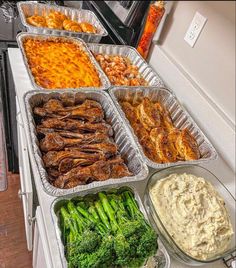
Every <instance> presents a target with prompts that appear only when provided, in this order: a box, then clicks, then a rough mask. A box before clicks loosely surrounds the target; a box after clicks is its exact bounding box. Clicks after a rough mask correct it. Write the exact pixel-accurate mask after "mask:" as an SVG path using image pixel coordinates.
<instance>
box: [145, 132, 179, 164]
mask: <svg viewBox="0 0 236 268" xmlns="http://www.w3.org/2000/svg"><path fill="white" fill-rule="evenodd" d="M150 138H151V140H152V142H153V143H154V144H155V147H156V153H157V155H158V157H159V158H160V160H161V162H162V163H168V162H175V161H176V160H177V155H178V152H177V150H176V148H175V145H174V143H173V142H172V141H171V140H170V139H169V138H168V134H167V133H166V132H165V131H163V130H161V129H160V128H154V129H152V130H151V132H150Z"/></svg>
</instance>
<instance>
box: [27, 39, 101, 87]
mask: <svg viewBox="0 0 236 268" xmlns="http://www.w3.org/2000/svg"><path fill="white" fill-rule="evenodd" d="M23 45H24V49H25V54H26V57H27V60H28V64H29V67H30V69H31V72H32V74H33V76H34V78H35V82H36V83H37V84H38V85H39V86H41V87H43V88H46V89H63V88H78V87H99V86H101V81H100V78H99V75H98V72H97V70H96V69H95V67H94V65H93V64H92V62H91V60H90V59H89V57H88V55H87V54H86V53H85V52H84V51H83V49H82V47H80V46H79V45H78V44H74V43H71V42H65V41H64V40H63V42H61V41H60V40H50V41H48V40H45V41H41V40H37V39H33V38H28V39H26V40H25V41H24V44H23Z"/></svg>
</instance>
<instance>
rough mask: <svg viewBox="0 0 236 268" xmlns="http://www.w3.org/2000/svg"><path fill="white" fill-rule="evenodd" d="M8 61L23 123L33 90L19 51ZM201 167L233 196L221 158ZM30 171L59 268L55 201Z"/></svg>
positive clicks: (219, 266)
mask: <svg viewBox="0 0 236 268" xmlns="http://www.w3.org/2000/svg"><path fill="white" fill-rule="evenodd" d="M9 59H10V64H11V68H12V73H13V79H14V82H15V90H16V96H17V99H18V101H19V106H20V110H21V113H22V118H23V121H24V118H26V114H25V109H24V101H23V96H24V94H25V93H26V92H28V91H31V90H34V89H33V87H32V85H31V82H30V79H29V76H28V73H27V71H26V68H25V66H24V63H23V59H22V55H21V52H20V49H18V48H9ZM23 123H25V122H23ZM27 142H28V143H29V137H27ZM29 154H30V159H32V152H31V151H30V149H29ZM203 166H205V167H207V168H208V169H209V170H211V171H212V172H213V173H215V174H217V176H218V177H219V178H220V177H224V184H225V185H226V187H227V188H229V189H230V190H231V192H232V193H233V194H234V195H235V192H234V183H233V182H232V180H231V178H232V177H234V176H233V173H232V171H231V169H230V168H229V167H228V166H227V164H226V163H225V162H224V161H223V160H222V159H221V158H218V159H217V160H216V161H213V162H211V163H209V164H205V165H203ZM32 169H33V175H34V182H35V186H36V190H37V195H38V201H39V204H40V207H41V210H42V215H43V220H44V224H45V227H46V228H45V229H46V236H47V240H48V241H47V242H48V245H49V250H50V256H51V263H52V268H61V267H62V264H61V258H60V253H59V249H58V245H57V240H56V238H55V229H54V226H53V221H52V218H51V215H50V207H51V203H52V202H53V200H55V197H52V196H50V195H48V194H47V193H46V192H45V191H44V189H43V186H42V183H41V181H40V176H39V174H38V171H37V169H36V168H35V166H34V165H33V166H32ZM29 180H31V178H29ZM135 186H136V188H138V190H139V192H140V193H141V197H142V194H143V192H144V189H145V182H139V183H136V184H135ZM171 267H173V268H188V267H190V266H187V265H184V264H182V263H179V262H177V261H175V260H173V259H172V260H171ZM202 267H208V268H213V267H214V268H223V267H225V266H224V264H223V263H222V261H217V262H214V263H212V264H208V265H205V266H202Z"/></svg>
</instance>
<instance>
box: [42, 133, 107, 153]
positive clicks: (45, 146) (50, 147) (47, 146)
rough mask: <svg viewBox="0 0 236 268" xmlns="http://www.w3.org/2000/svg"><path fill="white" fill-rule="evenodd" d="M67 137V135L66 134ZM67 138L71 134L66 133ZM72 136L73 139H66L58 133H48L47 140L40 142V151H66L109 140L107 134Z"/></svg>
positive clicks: (73, 134)
mask: <svg viewBox="0 0 236 268" xmlns="http://www.w3.org/2000/svg"><path fill="white" fill-rule="evenodd" d="M64 135H65V133H64ZM66 136H67V137H70V133H69V132H67V133H66ZM76 136H77V137H75V133H72V134H71V138H65V137H63V133H62V135H60V134H58V133H48V134H46V135H45V138H44V139H42V140H41V141H40V149H41V150H42V151H43V152H48V151H59V150H62V149H64V148H65V147H75V146H80V145H83V144H91V143H100V142H107V141H108V140H109V138H108V137H107V135H106V134H103V133H95V134H84V135H83V134H76Z"/></svg>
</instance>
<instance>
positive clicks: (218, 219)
mask: <svg viewBox="0 0 236 268" xmlns="http://www.w3.org/2000/svg"><path fill="white" fill-rule="evenodd" d="M150 197H151V200H152V203H153V205H154V208H155V211H156V213H157V215H158V217H159V218H160V220H161V222H162V224H163V225H164V226H165V228H166V230H167V232H168V233H169V235H170V236H171V237H172V238H173V240H174V241H175V242H176V244H177V245H178V246H179V247H180V248H181V249H182V250H183V251H184V252H185V253H186V254H188V255H190V256H192V257H194V258H196V259H199V260H207V259H209V258H213V257H216V256H219V255H220V254H221V253H222V252H225V251H226V250H227V249H228V247H229V246H230V243H231V240H232V235H233V228H232V224H231V222H230V217H229V214H228V212H227V210H226V207H225V202H224V200H223V199H222V197H221V196H220V195H219V194H218V193H217V191H216V190H215V188H214V186H213V185H212V184H211V183H210V182H208V181H207V180H205V179H204V178H201V177H197V176H195V175H192V174H186V173H182V174H171V175H169V176H168V177H166V178H163V179H160V180H158V181H157V182H156V183H155V184H154V185H153V186H152V188H151V189H150Z"/></svg>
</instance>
